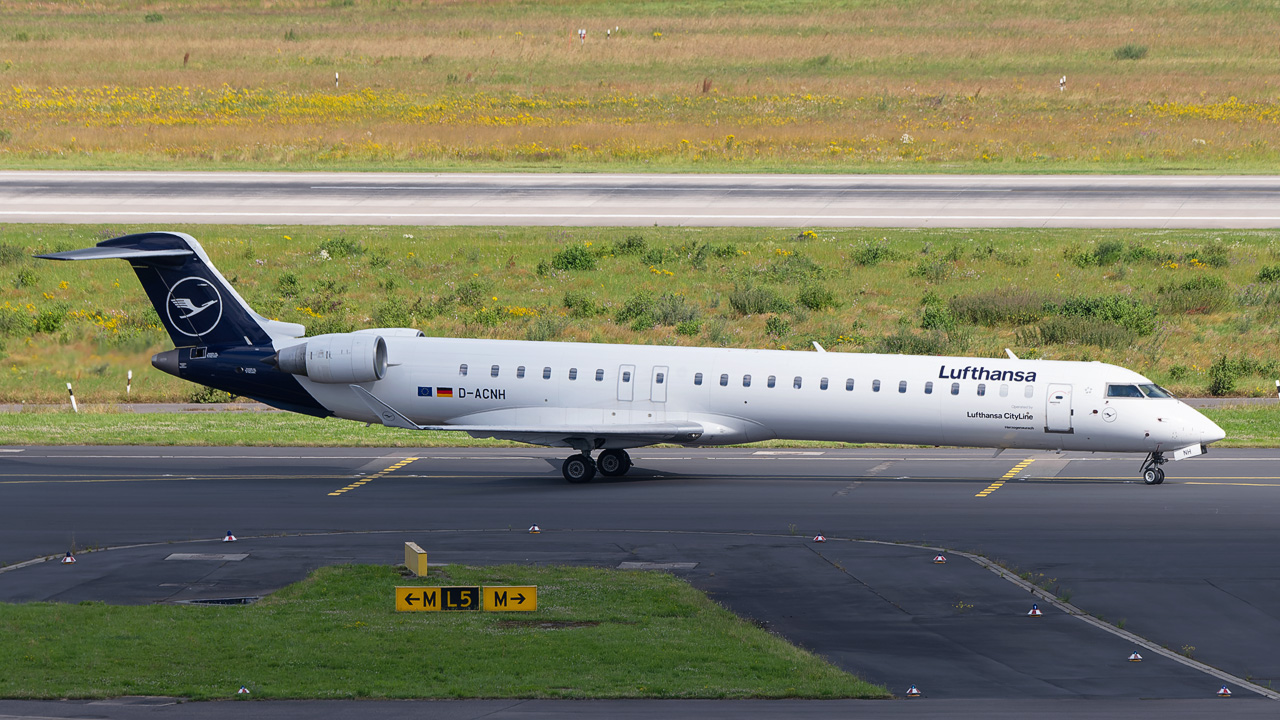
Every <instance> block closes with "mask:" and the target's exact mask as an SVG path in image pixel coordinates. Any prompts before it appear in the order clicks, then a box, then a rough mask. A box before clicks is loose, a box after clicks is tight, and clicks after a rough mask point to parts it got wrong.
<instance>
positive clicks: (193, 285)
mask: <svg viewBox="0 0 1280 720" xmlns="http://www.w3.org/2000/svg"><path fill="white" fill-rule="evenodd" d="M40 257H42V258H47V259H49V260H99V259H105V258H118V259H121V260H128V261H129V264H130V265H132V266H133V271H134V272H135V273H137V274H138V280H139V281H141V282H142V287H143V289H144V290H146V292H147V296H148V297H150V298H151V304H152V305H155V307H156V313H157V314H158V315H159V316H160V321H161V322H162V323H164V327H165V329H166V330H168V331H169V337H171V338H173V344H174V345H175V346H176V347H185V346H193V345H201V346H218V345H221V346H226V345H255V346H269V345H271V344H272V340H277V339H285V338H294V337H302V335H303V334H304V333H305V332H306V328H304V327H303V326H301V325H298V324H296V323H285V322H278V321H276V320H268V319H267V318H264V317H262V316H261V315H259V314H258V313H256V312H254V311H253V309H252V308H250V307H249V304H248V303H246V302H245V301H244V298H242V297H240V293H237V292H236V291H235V288H233V287H231V285H230V284H228V283H227V280H226V278H224V277H222V273H220V272H218V269H217V268H215V267H214V266H213V263H212V262H210V261H209V256H208V255H206V254H205V252H204V248H202V247H201V246H200V243H199V242H197V241H196V239H195V238H193V237H191V236H190V235H187V234H186V233H180V232H148V233H138V234H136V235H125V236H124V237H118V238H113V239H111V240H105V241H103V242H100V243H98V245H97V247H91V248H85V249H83V250H69V251H67V252H60V253H52V254H49V255H41V256H40Z"/></svg>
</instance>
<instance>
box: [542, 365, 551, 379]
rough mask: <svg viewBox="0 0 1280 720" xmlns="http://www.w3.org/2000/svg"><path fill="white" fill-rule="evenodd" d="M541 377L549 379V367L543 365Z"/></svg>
mask: <svg viewBox="0 0 1280 720" xmlns="http://www.w3.org/2000/svg"><path fill="white" fill-rule="evenodd" d="M542 379H543V380H550V379H551V368H549V367H544V368H542Z"/></svg>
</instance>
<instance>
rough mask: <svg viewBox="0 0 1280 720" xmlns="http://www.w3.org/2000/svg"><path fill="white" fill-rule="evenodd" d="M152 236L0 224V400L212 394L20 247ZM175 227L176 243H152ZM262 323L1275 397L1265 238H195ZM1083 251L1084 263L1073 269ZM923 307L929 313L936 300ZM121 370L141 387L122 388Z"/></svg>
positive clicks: (613, 232)
mask: <svg viewBox="0 0 1280 720" xmlns="http://www.w3.org/2000/svg"><path fill="white" fill-rule="evenodd" d="M151 227H154V226H111V227H96V226H84V225H4V226H0V286H3V287H4V288H5V293H4V295H3V297H2V298H0V402H28V403H62V402H65V401H66V383H68V382H70V383H72V384H73V387H74V389H75V391H76V397H77V398H79V399H80V400H81V401H82V402H86V403H120V402H125V401H126V400H129V401H136V402H186V401H209V400H216V399H217V398H216V396H210V395H209V394H208V393H204V392H202V391H201V390H200V389H199V388H197V387H196V386H194V385H192V384H190V383H186V382H183V381H181V380H178V379H177V378H173V377H170V376H168V375H165V374H163V373H161V372H159V371H156V370H153V369H151V368H150V357H151V355H152V354H153V353H156V352H159V351H162V350H166V349H168V348H169V347H170V344H169V339H168V337H167V336H166V335H165V333H164V332H163V331H162V330H161V329H160V327H159V320H158V318H157V317H156V314H155V311H154V309H153V308H152V306H151V304H150V303H149V302H148V301H147V299H146V296H145V295H144V293H143V292H142V289H141V287H140V286H139V285H138V282H137V280H136V278H135V277H134V276H133V272H132V271H131V270H130V269H129V266H128V265H127V264H126V263H123V262H120V261H101V262H77V263H55V262H47V261H42V260H35V259H32V258H31V255H33V254H37V253H46V252H51V251H56V250H67V249H71V248H79V247H88V246H91V245H93V244H95V243H97V242H99V241H100V240H102V239H105V238H107V237H111V236H113V235H117V234H123V233H126V232H130V231H139V230H145V229H151ZM162 229H169V228H162ZM195 234H196V235H197V236H198V237H199V239H200V240H201V242H202V243H203V244H204V247H205V249H206V250H207V251H208V252H209V255H210V257H211V258H212V259H213V260H214V262H215V263H217V265H218V267H219V269H220V270H221V271H222V273H223V274H224V275H225V276H226V277H227V278H228V279H229V280H230V281H231V282H232V283H233V284H234V285H235V287H236V289H237V290H238V291H239V292H240V293H241V294H242V295H243V296H244V297H245V298H246V299H247V300H248V301H249V303H250V304H251V305H252V306H253V307H254V308H255V309H256V310H258V311H259V312H261V313H262V314H264V315H266V316H268V317H272V318H275V319H278V320H283V321H288V322H297V323H301V324H303V325H304V326H306V327H307V330H308V333H309V334H311V335H316V334H320V333H324V332H342V331H346V330H351V329H356V328H369V327H413V328H418V329H420V330H422V331H423V332H424V333H426V334H427V335H429V336H440V337H481V338H503V339H529V340H564V341H579V342H601V343H641V344H657V345H663V344H668V345H697V346H722V347H744V348H794V349H806V350H807V349H809V348H810V347H811V342H812V341H817V342H819V343H820V344H822V345H823V347H825V348H826V349H827V350H831V351H836V352H914V353H923V354H943V353H953V354H967V355H974V356H978V357H1003V356H1004V349H1005V348H1011V349H1013V350H1014V352H1015V353H1017V354H1018V356H1019V357H1025V358H1044V359H1053V360H1100V361H1104V362H1111V363H1114V364H1117V365H1121V366H1124V367H1127V368H1131V369H1134V370H1137V371H1139V372H1142V373H1143V374H1145V375H1147V376H1149V377H1151V378H1152V379H1153V380H1155V381H1156V382H1159V383H1160V384H1162V385H1165V386H1167V387H1169V388H1170V389H1171V390H1173V391H1174V392H1175V393H1176V394H1179V395H1184V396H1195V395H1204V394H1206V393H1208V392H1209V390H1208V389H1209V386H1210V384H1211V382H1212V378H1211V377H1210V375H1209V368H1210V367H1211V365H1212V364H1213V362H1214V360H1216V359H1217V358H1218V357H1219V356H1220V355H1221V354H1222V353H1223V352H1227V353H1229V354H1230V355H1231V356H1232V357H1233V358H1247V359H1249V360H1250V361H1251V362H1250V363H1249V364H1248V365H1247V367H1246V366H1240V367H1238V368H1236V370H1237V372H1236V377H1235V379H1234V380H1235V382H1234V383H1233V386H1232V390H1230V391H1229V393H1228V394H1231V395H1239V396H1269V395H1270V394H1271V393H1272V392H1274V381H1275V378H1274V377H1271V376H1270V374H1272V370H1271V368H1273V367H1274V365H1273V363H1276V362H1278V361H1280V351H1277V348H1278V347H1280V284H1278V283H1276V282H1273V281H1271V280H1269V278H1271V277H1272V276H1273V275H1276V276H1280V272H1278V271H1275V270H1274V268H1276V267H1278V265H1277V262H1278V261H1280V232H1277V231H1274V230H1256V231H1244V230H1229V231H1223V230H1092V229H1081V230H1072V229H990V230H985V229H973V230H970V229H934V228H920V229H894V230H866V229H843V228H841V229H825V228H818V229H813V230H809V231H806V232H805V233H801V234H799V235H797V234H795V233H794V232H793V231H790V230H780V229H769V228H644V229H636V228H608V227H605V228H437V227H397V228H383V227H323V226H320V227H311V226H308V227H297V226H285V227H266V226H234V225H231V226H220V225H209V226H201V227H200V228H198V229H197V230H195ZM1080 258H1085V261H1081V260H1080ZM926 300H927V302H926ZM129 370H132V371H133V373H134V381H133V388H132V393H131V394H129V395H127V396H126V394H125V376H126V373H127V372H128V371H129Z"/></svg>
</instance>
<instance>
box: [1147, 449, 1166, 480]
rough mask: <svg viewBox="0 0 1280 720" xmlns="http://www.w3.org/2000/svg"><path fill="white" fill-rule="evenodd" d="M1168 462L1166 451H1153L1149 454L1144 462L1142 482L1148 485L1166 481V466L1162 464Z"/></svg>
mask: <svg viewBox="0 0 1280 720" xmlns="http://www.w3.org/2000/svg"><path fill="white" fill-rule="evenodd" d="M1166 462H1168V460H1165V457H1164V453H1159V452H1153V453H1151V454H1150V455H1147V459H1146V461H1145V462H1143V463H1142V482H1144V483H1146V484H1147V485H1159V484H1160V483H1162V482H1164V468H1162V467H1160V466H1161V465H1163V464H1165V463H1166Z"/></svg>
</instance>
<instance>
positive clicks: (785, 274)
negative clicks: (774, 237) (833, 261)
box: [761, 253, 826, 283]
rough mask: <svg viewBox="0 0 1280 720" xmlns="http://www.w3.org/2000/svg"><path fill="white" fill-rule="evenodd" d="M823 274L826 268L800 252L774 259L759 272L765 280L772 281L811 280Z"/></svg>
mask: <svg viewBox="0 0 1280 720" xmlns="http://www.w3.org/2000/svg"><path fill="white" fill-rule="evenodd" d="M825 274H826V270H825V269H824V268H823V267H822V266H821V265H819V264H818V263H816V262H814V261H813V260H810V259H809V258H807V257H805V256H804V255H801V254H800V253H792V254H790V255H784V256H782V257H781V258H779V259H777V260H774V261H773V262H771V263H769V266H768V267H766V268H765V269H764V271H763V272H762V273H761V275H763V277H764V279H765V280H766V281H768V282H774V283H788V282H796V281H799V280H813V279H817V278H821V277H823V276H824V275H825Z"/></svg>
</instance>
